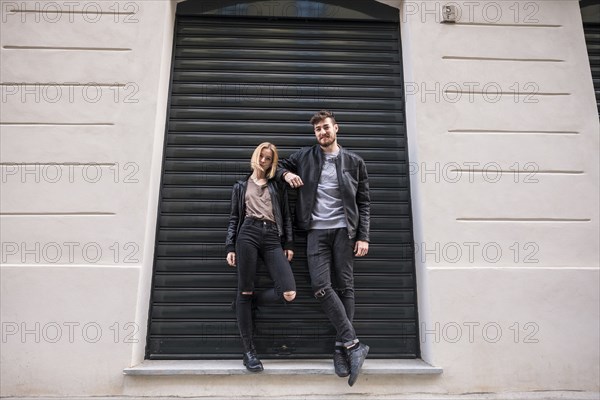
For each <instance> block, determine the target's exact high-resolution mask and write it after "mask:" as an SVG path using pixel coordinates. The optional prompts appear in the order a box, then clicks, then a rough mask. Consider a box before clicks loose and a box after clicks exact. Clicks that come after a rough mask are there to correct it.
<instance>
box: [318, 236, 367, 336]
mask: <svg viewBox="0 0 600 400" xmlns="http://www.w3.org/2000/svg"><path fill="white" fill-rule="evenodd" d="M306 240H307V253H308V254H307V256H308V270H309V272H310V280H311V285H312V289H313V292H314V293H315V297H316V298H317V300H319V302H320V303H321V306H322V307H323V311H325V314H326V315H327V317H328V318H329V320H330V321H331V323H332V324H333V326H334V327H335V329H336V331H337V337H336V344H343V345H344V346H350V345H352V344H354V343H356V342H358V339H357V337H356V332H355V331H354V327H353V326H352V320H353V319H354V243H355V241H354V240H352V239H350V238H349V237H348V230H347V229H346V228H340V229H312V230H310V231H308V236H307V238H306ZM332 275H333V279H334V281H333V284H334V285H333V287H332V281H331V276H332ZM334 288H335V290H334Z"/></svg>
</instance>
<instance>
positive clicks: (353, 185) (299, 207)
mask: <svg viewBox="0 0 600 400" xmlns="http://www.w3.org/2000/svg"><path fill="white" fill-rule="evenodd" d="M323 161H324V155H323V150H321V147H320V146H319V145H318V144H316V145H314V146H311V147H305V148H302V149H300V150H298V151H297V152H295V153H293V154H292V155H291V156H289V157H288V158H286V159H285V160H279V166H280V168H278V169H277V175H276V177H277V179H279V180H280V181H281V182H285V181H284V180H283V175H284V174H285V172H287V171H289V172H293V173H295V174H297V175H298V176H300V178H301V179H302V181H303V182H304V186H302V187H301V188H300V189H299V190H298V200H297V202H296V223H297V226H298V228H300V229H303V230H308V228H309V225H310V219H311V214H312V211H313V208H314V202H315V198H316V195H317V187H318V185H319V179H320V178H321V170H322V169H323ZM336 169H337V176H338V182H339V184H340V192H341V195H342V203H343V205H344V213H345V214H346V224H347V226H348V235H349V236H350V238H351V239H356V240H364V241H366V242H368V241H369V224H370V210H371V199H370V197H369V177H368V175H367V166H366V165H365V162H364V160H363V159H362V158H361V157H359V156H358V155H356V154H354V153H352V152H350V151H348V150H345V149H344V148H342V147H341V146H340V154H339V155H338V157H337V159H336Z"/></svg>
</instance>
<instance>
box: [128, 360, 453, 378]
mask: <svg viewBox="0 0 600 400" xmlns="http://www.w3.org/2000/svg"><path fill="white" fill-rule="evenodd" d="M262 362H263V365H264V367H265V370H264V371H263V372H261V374H267V375H333V374H334V373H335V372H334V370H333V363H332V361H331V360H262ZM442 372H443V369H442V368H440V367H434V366H432V365H429V364H427V363H426V362H425V361H423V360H415V359H410V360H366V361H365V363H364V365H363V368H362V370H361V374H371V375H397V374H406V375H437V374H441V373H442ZM123 374H125V375H131V376H145V375H154V376H156V375H163V376H170V375H245V374H253V373H252V372H249V371H247V370H246V368H244V366H243V365H242V360H241V359H240V360H144V362H142V363H141V364H139V365H136V366H135V367H130V368H125V369H124V370H123Z"/></svg>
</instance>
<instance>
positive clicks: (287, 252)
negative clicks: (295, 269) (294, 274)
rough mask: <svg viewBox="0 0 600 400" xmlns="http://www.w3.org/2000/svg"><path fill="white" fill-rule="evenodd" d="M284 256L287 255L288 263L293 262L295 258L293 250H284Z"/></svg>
mask: <svg viewBox="0 0 600 400" xmlns="http://www.w3.org/2000/svg"><path fill="white" fill-rule="evenodd" d="M283 254H285V256H286V258H287V260H288V261H290V262H291V261H292V258H294V251H293V250H284V251H283Z"/></svg>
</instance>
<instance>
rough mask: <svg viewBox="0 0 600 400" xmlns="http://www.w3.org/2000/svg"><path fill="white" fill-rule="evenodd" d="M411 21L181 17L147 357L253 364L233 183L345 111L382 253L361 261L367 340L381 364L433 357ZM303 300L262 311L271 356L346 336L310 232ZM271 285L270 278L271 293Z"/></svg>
mask: <svg viewBox="0 0 600 400" xmlns="http://www.w3.org/2000/svg"><path fill="white" fill-rule="evenodd" d="M399 46H400V40H399V29H398V24H397V23H382V22H360V21H351V22H349V21H327V20H265V19H248V18H246V19H242V18H240V19H238V18H218V17H191V18H190V17H178V19H177V28H176V43H175V55H174V61H173V62H174V70H173V76H172V88H171V101H170V110H169V119H168V127H167V133H166V149H165V159H164V166H163V168H164V170H163V177H162V186H161V195H160V196H161V197H160V209H159V226H158V230H157V241H156V255H155V266H154V277H153V286H152V300H151V308H150V324H149V335H148V345H147V357H148V358H151V359H215V358H239V357H240V354H241V345H240V340H239V336H238V331H237V327H236V321H235V314H234V312H233V311H231V309H230V303H231V301H232V300H233V299H234V296H235V293H236V289H235V288H236V275H235V270H234V269H232V268H230V267H228V266H227V265H226V263H225V249H224V244H223V242H224V239H225V231H226V225H227V221H228V214H229V207H230V195H231V186H232V184H233V183H234V182H235V181H236V180H238V179H241V178H242V177H244V176H245V174H246V173H248V172H249V159H250V156H251V154H252V150H253V149H254V148H255V146H256V145H258V144H259V143H260V142H262V141H271V142H273V143H275V144H276V145H277V146H278V148H279V150H280V155H281V156H282V157H286V156H287V155H289V154H291V152H292V151H294V150H296V149H298V148H300V147H303V146H308V145H312V144H314V143H315V138H314V135H313V133H312V127H311V126H310V124H309V122H308V120H309V119H310V117H311V116H312V114H313V113H314V112H315V111H318V110H319V109H322V108H328V109H332V110H334V111H335V113H336V117H337V119H338V122H339V124H340V132H339V134H338V138H339V142H340V144H341V145H342V146H345V147H346V148H348V149H350V150H352V151H355V152H356V153H358V154H360V155H361V156H362V157H363V158H364V159H365V160H366V162H367V166H368V170H369V175H370V185H371V197H372V224H371V226H372V234H371V238H372V243H371V247H370V253H369V256H368V257H366V258H364V259H358V260H357V261H356V267H355V276H356V303H357V306H356V317H355V326H356V328H357V331H358V334H359V337H360V338H361V339H362V340H363V341H364V342H365V343H368V344H369V345H370V346H371V349H372V350H371V354H370V357H372V358H414V357H417V356H418V355H419V346H418V333H417V308H416V285H415V267H414V261H413V256H412V251H411V249H412V240H413V239H412V237H413V236H412V220H411V210H410V195H409V186H408V185H409V180H408V176H407V175H408V174H407V172H408V161H407V149H406V135H405V132H406V129H405V122H404V109H403V105H404V100H403V93H402V68H401V59H400V54H401V53H400V49H399ZM296 237H297V251H296V257H295V259H294V262H293V269H294V273H295V276H296V280H297V284H298V297H297V300H296V301H295V302H294V303H292V304H289V305H281V306H277V307H269V308H265V309H262V310H259V311H258V312H257V315H256V317H257V324H256V325H257V326H256V344H257V347H258V351H259V353H260V354H261V356H263V358H269V357H289V358H319V357H331V351H332V346H333V337H334V333H335V332H334V330H333V328H332V327H331V325H330V324H329V322H328V321H327V320H326V317H325V315H324V314H323V313H322V311H321V309H320V306H319V304H318V303H317V301H316V300H315V299H314V298H313V297H312V293H311V290H310V284H309V277H308V271H307V268H306V257H305V250H304V245H305V238H303V237H302V236H300V235H297V236H296ZM268 283H269V279H268V277H267V275H266V274H265V272H264V271H263V272H261V275H260V282H259V285H261V286H265V285H268Z"/></svg>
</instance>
